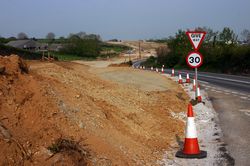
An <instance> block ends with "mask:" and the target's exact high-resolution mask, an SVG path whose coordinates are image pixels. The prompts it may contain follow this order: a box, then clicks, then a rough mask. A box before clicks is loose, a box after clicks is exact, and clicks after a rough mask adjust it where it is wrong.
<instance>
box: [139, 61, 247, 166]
mask: <svg viewBox="0 0 250 166" xmlns="http://www.w3.org/2000/svg"><path fill="white" fill-rule="evenodd" d="M140 63H141V61H138V62H135V63H134V65H135V67H137V66H139V65H140ZM160 71H161V69H160ZM179 72H180V73H181V74H182V78H184V79H185V78H186V73H187V72H188V73H189V75H190V78H191V79H192V78H193V77H194V71H187V70H181V71H179V70H175V75H176V76H177V75H178V73H179ZM164 73H167V74H170V73H171V69H164ZM198 82H199V84H200V85H201V88H203V89H205V90H206V92H207V93H208V96H209V98H210V99H211V101H212V103H213V106H214V108H215V110H216V112H217V113H218V116H219V122H218V123H219V125H220V127H221V129H222V132H223V138H222V139H223V141H224V142H225V143H226V144H227V146H226V149H227V150H228V151H229V154H230V155H231V156H232V158H233V159H234V161H232V162H231V163H232V165H233V163H235V165H237V166H238V165H239V166H242V165H249V163H250V157H249V156H250V155H249V153H250V146H249V145H250V129H249V127H250V77H244V76H236V75H227V74H216V73H209V72H198Z"/></svg>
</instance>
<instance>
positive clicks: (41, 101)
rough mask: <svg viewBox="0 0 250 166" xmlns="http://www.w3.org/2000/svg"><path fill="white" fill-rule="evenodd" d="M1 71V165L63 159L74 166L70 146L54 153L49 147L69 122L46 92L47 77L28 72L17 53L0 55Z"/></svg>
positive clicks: (78, 153) (80, 156) (59, 136)
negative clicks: (6, 55)
mask: <svg viewBox="0 0 250 166" xmlns="http://www.w3.org/2000/svg"><path fill="white" fill-rule="evenodd" d="M0 71H1V72H0V147H1V148H0V165H53V164H56V163H58V162H59V161H61V160H62V159H64V160H63V163H65V164H66V165H77V164H74V162H73V164H72V161H73V160H75V157H74V156H72V155H70V154H71V152H72V149H68V151H70V153H69V152H68V151H67V149H65V148H64V150H63V151H62V152H61V151H60V152H58V153H56V154H55V155H54V154H53V153H52V151H50V150H48V147H50V146H51V145H53V144H54V142H55V140H57V139H59V138H63V137H67V138H68V137H69V136H68V135H67V134H64V133H63V132H62V130H61V129H60V128H61V127H65V126H64V125H68V122H67V120H66V119H65V118H64V117H65V116H64V115H63V114H60V112H59V110H58V107H57V105H56V102H54V101H53V98H52V96H51V95H49V89H48V88H47V84H46V81H47V80H45V79H44V78H43V77H41V76H38V75H36V74H34V73H31V74H28V71H29V70H28V65H27V64H26V63H25V62H24V61H23V60H22V59H20V58H19V57H18V56H16V55H11V56H8V57H2V56H0ZM72 140H73V141H74V138H72ZM70 143H72V142H70ZM75 147H76V146H75ZM77 147H81V144H80V143H79V144H77ZM79 149H80V148H79ZM73 152H74V154H76V155H77V156H78V159H82V157H84V156H82V154H81V153H80V152H79V151H77V150H76V151H73ZM65 158H66V159H65ZM86 162H87V161H86V160H84V163H86Z"/></svg>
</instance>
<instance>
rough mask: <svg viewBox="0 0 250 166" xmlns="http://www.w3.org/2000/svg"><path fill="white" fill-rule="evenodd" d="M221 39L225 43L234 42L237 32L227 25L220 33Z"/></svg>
mask: <svg viewBox="0 0 250 166" xmlns="http://www.w3.org/2000/svg"><path fill="white" fill-rule="evenodd" d="M219 37H220V40H221V41H222V42H224V43H228V44H229V43H230V42H231V43H233V42H234V40H235V34H234V32H233V30H231V29H230V28H229V27H225V28H224V29H223V30H222V32H221V33H220V34H219Z"/></svg>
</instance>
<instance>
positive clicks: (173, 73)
mask: <svg viewBox="0 0 250 166" xmlns="http://www.w3.org/2000/svg"><path fill="white" fill-rule="evenodd" d="M171 76H172V77H174V69H172V74H171Z"/></svg>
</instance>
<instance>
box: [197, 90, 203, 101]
mask: <svg viewBox="0 0 250 166" xmlns="http://www.w3.org/2000/svg"><path fill="white" fill-rule="evenodd" d="M197 100H198V102H202V98H201V93H200V86H198V87H197Z"/></svg>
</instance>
